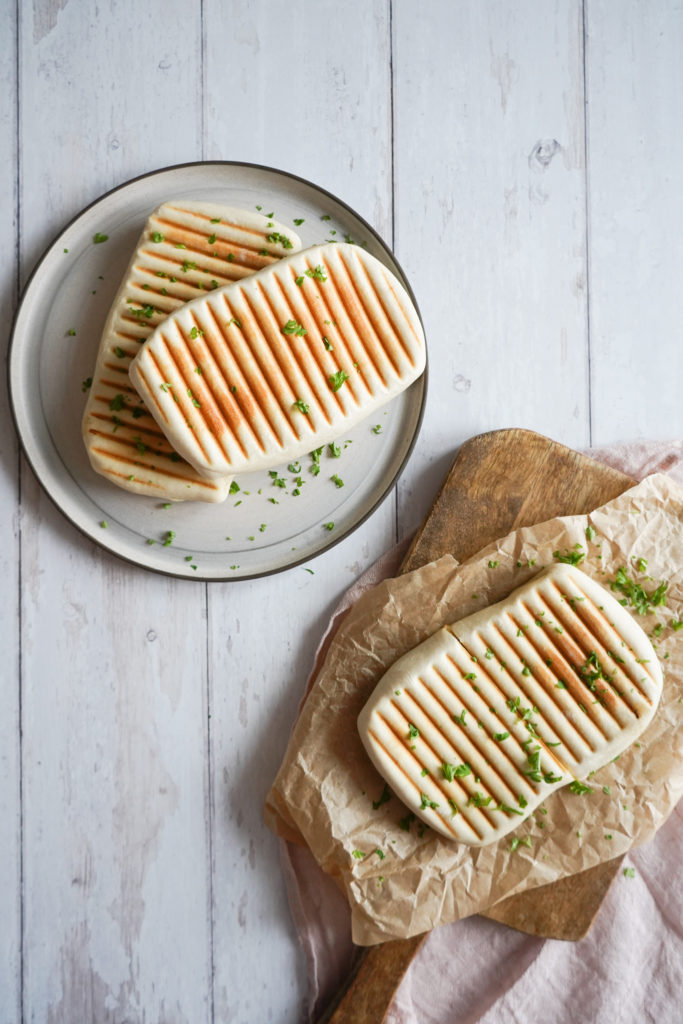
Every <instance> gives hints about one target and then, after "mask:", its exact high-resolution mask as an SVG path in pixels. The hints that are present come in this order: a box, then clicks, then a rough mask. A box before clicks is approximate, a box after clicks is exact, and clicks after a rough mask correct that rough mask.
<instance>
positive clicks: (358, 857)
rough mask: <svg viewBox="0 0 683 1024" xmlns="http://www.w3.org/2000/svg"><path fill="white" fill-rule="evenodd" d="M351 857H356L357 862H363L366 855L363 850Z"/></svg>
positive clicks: (356, 851)
mask: <svg viewBox="0 0 683 1024" xmlns="http://www.w3.org/2000/svg"><path fill="white" fill-rule="evenodd" d="M351 856H352V857H355V858H356V860H362V859H363V857H364V856H365V854H364V853H363V851H362V850H354V851H353V853H352V855H351Z"/></svg>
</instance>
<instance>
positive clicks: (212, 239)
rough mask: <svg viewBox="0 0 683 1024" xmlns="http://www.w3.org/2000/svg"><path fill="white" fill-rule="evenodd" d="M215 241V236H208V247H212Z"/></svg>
mask: <svg viewBox="0 0 683 1024" xmlns="http://www.w3.org/2000/svg"><path fill="white" fill-rule="evenodd" d="M211 223H213V221H212V222H211ZM215 241H216V236H215V235H209V237H208V243H209V245H213V243H214V242H215Z"/></svg>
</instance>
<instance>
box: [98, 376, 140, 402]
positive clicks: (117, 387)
mask: <svg viewBox="0 0 683 1024" xmlns="http://www.w3.org/2000/svg"><path fill="white" fill-rule="evenodd" d="M97 387H98V388H111V389H112V391H115V392H116V393H117V394H122V393H123V392H124V391H125V393H126V394H127V395H133V396H134V397H135V398H139V397H140V396H139V395H138V393H137V391H136V390H135V388H134V387H133V385H132V384H131V383H130V381H127V382H126V383H125V384H123V385H122V384H121V381H120V380H106V379H105V378H104V377H100V379H99V380H98V381H97ZM94 396H95V397H96V398H97V399H98V400H99V401H101V402H108V401H110V399H109V398H108V397H107V398H100V395H99V392H95V393H94Z"/></svg>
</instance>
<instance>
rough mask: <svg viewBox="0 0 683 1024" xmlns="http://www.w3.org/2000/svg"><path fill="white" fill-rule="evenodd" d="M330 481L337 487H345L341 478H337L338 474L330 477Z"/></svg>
mask: <svg viewBox="0 0 683 1024" xmlns="http://www.w3.org/2000/svg"><path fill="white" fill-rule="evenodd" d="M330 480H331V481H332V483H333V484H334V486H335V487H343V486H344V481H343V480H342V479H341V477H339V476H337V474H336V473H335V474H334V475H333V476H331V477H330Z"/></svg>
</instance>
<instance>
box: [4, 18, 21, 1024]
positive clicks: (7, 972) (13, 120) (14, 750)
mask: <svg viewBox="0 0 683 1024" xmlns="http://www.w3.org/2000/svg"><path fill="white" fill-rule="evenodd" d="M0 38H2V39H3V40H5V43H6V46H5V57H6V59H5V60H4V61H3V62H2V66H1V68H0V89H1V90H2V95H3V97H4V101H5V102H4V103H3V104H2V107H0V174H1V175H2V178H1V180H2V181H3V183H5V188H4V190H3V194H4V196H5V202H3V203H2V205H1V206H0V233H1V234H2V237H3V238H4V239H6V240H7V245H8V248H9V247H11V249H12V252H13V258H12V260H11V268H12V269H11V270H10V271H9V272H8V273H7V274H5V275H3V278H2V282H1V284H0V321H1V322H2V323H4V324H8V323H10V321H11V317H12V311H13V308H14V306H15V303H16V298H17V287H18V276H19V272H18V259H17V248H18V239H17V233H18V227H19V225H18V216H17V207H18V192H17V76H16V70H17V69H16V47H15V45H14V43H15V40H16V11H15V8H14V6H13V5H12V7H10V5H8V4H5V5H3V6H2V8H0ZM8 269H9V267H8ZM6 342H7V337H6V335H5V336H4V337H3V341H2V343H1V344H2V351H3V353H4V352H5V349H6ZM0 389H1V390H0V538H1V540H2V543H0V577H1V578H2V581H3V582H2V601H1V602H0V649H1V650H2V666H3V667H2V672H0V678H2V686H0V820H2V822H3V828H2V829H0V878H2V879H4V881H3V885H2V886H1V887H0V921H1V922H2V926H1V927H0V1020H2V1021H13V1020H19V1019H20V1016H21V799H20V796H21V794H20V760H21V738H20V701H19V621H20V620H19V531H20V521H19V505H18V478H19V459H18V452H17V442H16V435H15V433H14V427H13V425H12V419H11V416H10V412H9V403H8V396H7V384H6V379H5V375H4V374H3V379H2V382H1V383H0Z"/></svg>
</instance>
